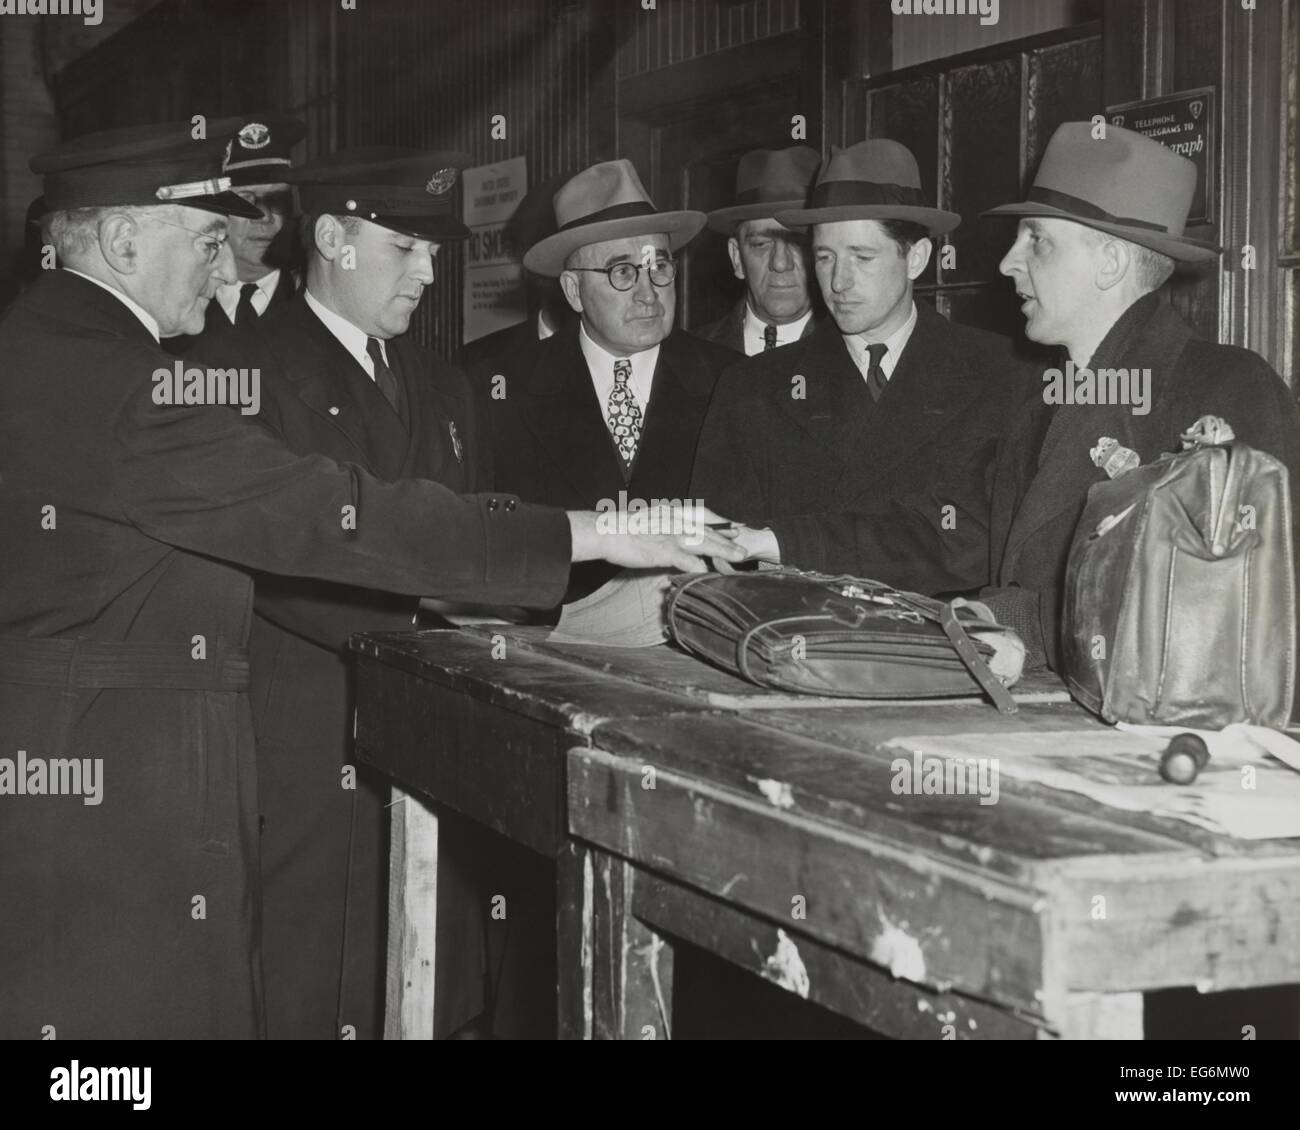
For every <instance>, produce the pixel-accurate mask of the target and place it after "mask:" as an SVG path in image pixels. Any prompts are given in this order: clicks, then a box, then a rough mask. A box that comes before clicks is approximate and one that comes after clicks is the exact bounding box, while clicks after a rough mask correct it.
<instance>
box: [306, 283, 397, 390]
mask: <svg viewBox="0 0 1300 1130" xmlns="http://www.w3.org/2000/svg"><path fill="white" fill-rule="evenodd" d="M303 294H304V296H305V297H306V299H307V305H308V307H309V308H310V309H311V312H312V313H313V314H315V315H316V317H318V318H319V319H320V320H321V321H322V322H323V323H324V325H325V328H326V329H327V330H329V332H330V333H332V334H333V335H334V336H335V337H336V338H338V340H339V344H340V345H342V346H343V348H344V349H346V350H347V351H348V352H349V353H351V354H352V356H353V357H355V358H356V359H357V364H358V365H360V366H361V367H362V368H363V369H365V371H366V372H367V373H368V372H370V370H371V366H372V365H373V364H374V362H372V361H371V360H370V354H368V353H367V352H366V340H367V334H366V332H365V330H359V329H357V327H356V326H354V325H353V324H352V323H351V322H349V321H348V320H347V319H346V318H345V317H343V316H342V315H341V314H336V313H334V311H333V310H331V309H329V307H327V306H325V305H324V304H322V303H321V301H320V300H319V299H318V298H317V297H316V296H315V295H314V294H312V292H311V291H310V290H304V291H303ZM379 351H380V352H381V353H382V354H383V355H384V363H385V364H388V349H387V347H386V343H385V342H384V340H383V339H382V338H380V339H379Z"/></svg>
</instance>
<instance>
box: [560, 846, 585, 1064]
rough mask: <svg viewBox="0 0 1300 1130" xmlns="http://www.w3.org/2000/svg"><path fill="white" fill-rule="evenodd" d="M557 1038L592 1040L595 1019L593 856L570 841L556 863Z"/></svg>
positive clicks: (562, 849)
mask: <svg viewBox="0 0 1300 1130" xmlns="http://www.w3.org/2000/svg"><path fill="white" fill-rule="evenodd" d="M555 866H556V898H555V912H556V914H555V948H556V993H557V999H556V1018H557V1032H556V1035H557V1036H558V1038H559V1039H561V1040H590V1039H591V1032H592V1015H591V978H592V967H591V947H592V936H591V926H592V921H591V915H592V909H593V908H592V860H591V852H590V850H589V849H588V848H586V847H584V846H583V845H582V844H579V843H575V842H574V841H572V840H570V841H569V842H568V843H566V844H565V845H564V846H563V847H562V848H561V849H560V854H559V856H558V857H557V858H556V861H555Z"/></svg>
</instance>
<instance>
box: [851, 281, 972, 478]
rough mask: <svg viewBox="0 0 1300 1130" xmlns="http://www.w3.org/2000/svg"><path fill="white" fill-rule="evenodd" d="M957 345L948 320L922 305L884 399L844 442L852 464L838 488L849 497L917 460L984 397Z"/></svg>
mask: <svg viewBox="0 0 1300 1130" xmlns="http://www.w3.org/2000/svg"><path fill="white" fill-rule="evenodd" d="M953 339H954V334H953V330H952V326H951V324H950V323H949V322H948V320H947V319H946V318H944V317H943V316H942V315H940V314H939V313H937V312H936V311H935V310H934V308H933V307H932V306H930V305H928V304H927V303H924V302H918V303H917V304H916V326H915V327H914V328H913V330H912V335H911V337H909V338H908V339H907V344H906V345H905V346H904V347H903V355H902V356H901V357H900V358H899V360H898V364H897V365H896V366H895V367H894V371H893V372H892V373H891V374H890V378H889V381H888V383H887V384H886V385H885V392H884V395H883V396H881V398H880V400H879V402H878V403H876V404H874V405H872V406H871V407H870V408H869V409H868V410H867V411H864V412H859V413H858V414H857V415H856V418H855V420H854V426H853V428H852V430H851V431H850V432H849V433H848V435H847V436H846V438H845V440H844V443H845V448H844V450H845V451H846V453H847V458H846V463H845V468H844V473H843V475H842V476H841V477H840V482H839V484H838V485H839V487H840V488H841V489H842V490H844V491H845V493H847V494H848V495H849V496H856V495H858V494H860V493H861V492H862V490H863V488H864V487H865V486H867V485H869V484H870V483H871V482H872V481H873V480H875V479H877V478H879V477H881V476H882V475H884V474H886V473H887V472H889V471H891V470H892V469H893V468H894V466H895V465H896V464H898V463H899V462H901V461H902V460H904V459H907V458H909V457H912V456H913V455H914V454H915V452H916V451H917V450H919V449H920V448H922V447H924V446H925V445H926V444H927V443H928V442H929V440H930V437H931V436H932V435H933V434H934V433H935V432H936V431H938V430H939V429H940V428H941V427H943V425H944V424H945V423H947V422H948V421H950V420H951V419H952V418H953V417H954V416H955V415H958V414H960V413H961V412H962V411H963V410H964V409H965V407H966V405H967V404H969V403H970V402H971V401H972V400H974V399H975V398H976V397H977V396H978V395H979V394H980V392H981V387H980V382H978V381H974V380H969V379H967V377H968V375H969V373H970V364H971V359H970V358H969V357H967V356H965V355H964V354H963V353H962V352H961V351H960V349H959V347H958V346H957V344H956V342H955V341H954V340H953ZM846 352H847V350H846ZM850 364H851V367H852V368H853V371H854V373H855V375H857V377H858V381H859V383H861V384H862V386H863V390H864V391H865V389H866V382H865V381H864V380H863V379H862V377H861V374H860V373H859V372H858V369H857V366H855V365H852V363H851V362H850ZM867 402H868V403H870V394H867Z"/></svg>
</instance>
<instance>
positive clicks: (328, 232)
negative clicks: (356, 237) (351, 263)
mask: <svg viewBox="0 0 1300 1130" xmlns="http://www.w3.org/2000/svg"><path fill="white" fill-rule="evenodd" d="M311 235H312V242H313V243H315V244H316V250H317V252H318V253H319V254H320V257H321V258H322V259H326V260H328V261H329V262H331V263H332V262H333V261H334V260H335V259H337V258H338V257H339V255H340V254H341V253H342V251H343V245H344V244H345V243H346V242H347V232H345V231H344V230H343V225H342V224H341V223H339V221H338V220H337V219H335V218H334V217H333V216H331V215H329V213H325V214H324V215H320V216H317V217H316V226H315V227H314V228H312V232H311Z"/></svg>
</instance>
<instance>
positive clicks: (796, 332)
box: [745, 299, 812, 356]
mask: <svg viewBox="0 0 1300 1130" xmlns="http://www.w3.org/2000/svg"><path fill="white" fill-rule="evenodd" d="M811 317H812V307H811V306H809V307H808V311H807V313H805V314H804V316H803V317H802V318H799V319H797V320H796V321H793V322H787V323H786V324H785V325H783V326H777V327H776V344H777V345H789V344H790V342H792V341H798V340H799V339H800V338H801V337H803V331H804V329H805V328H806V327H807V325H808V320H809V319H810V318H811ZM768 324H769V323H767V322H765V321H763V319H762V318H760V317H759V316H758V315H757V314H755V313H754V311H753V308H752V307H751V306H750V305H749V299H746V300H745V344H746V346H750V345H757V346H758V348H757V349H756V350H755V351H754V352H757V353H761V352H762V350H763V347H764V345H765V344H766V338H765V337H764V334H765V332H766V330H767V327H768ZM745 352H746V353H749V349H748V348H746V350H745ZM751 356H752V354H751Z"/></svg>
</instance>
